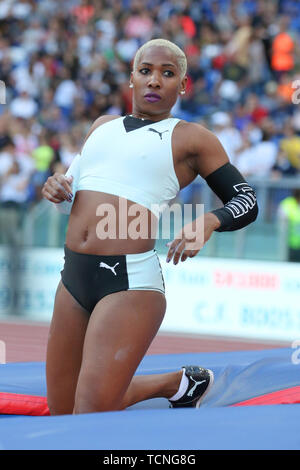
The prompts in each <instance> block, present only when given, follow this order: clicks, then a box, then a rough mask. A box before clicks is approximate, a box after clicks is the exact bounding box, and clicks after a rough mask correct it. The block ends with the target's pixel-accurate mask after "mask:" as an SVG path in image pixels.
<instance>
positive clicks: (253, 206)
mask: <svg viewBox="0 0 300 470" xmlns="http://www.w3.org/2000/svg"><path fill="white" fill-rule="evenodd" d="M205 180H206V182H207V184H208V186H209V187H210V188H211V189H212V191H213V192H214V193H215V194H216V195H217V196H218V197H219V198H220V199H221V201H222V202H223V204H224V207H222V208H220V209H216V210H213V211H211V212H212V213H213V214H215V215H216V216H217V217H218V219H219V220H220V222H221V226H220V227H219V228H218V229H217V230H216V231H217V232H225V231H234V230H239V229H241V228H243V227H246V225H249V224H251V223H252V222H254V220H255V219H256V217H257V214H258V206H257V200H256V194H255V191H254V189H253V188H252V187H251V186H249V184H248V183H247V182H246V181H245V179H244V177H243V176H242V175H241V173H240V172H239V171H238V169H237V168H236V167H235V166H233V165H232V164H231V163H226V164H225V165H223V166H221V167H220V168H218V169H217V170H216V171H214V172H213V173H211V174H210V175H208V176H207V177H206V178H205Z"/></svg>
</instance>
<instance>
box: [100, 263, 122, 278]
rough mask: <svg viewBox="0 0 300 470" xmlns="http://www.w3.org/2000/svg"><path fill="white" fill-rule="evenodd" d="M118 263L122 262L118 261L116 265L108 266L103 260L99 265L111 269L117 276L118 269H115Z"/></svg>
mask: <svg viewBox="0 0 300 470" xmlns="http://www.w3.org/2000/svg"><path fill="white" fill-rule="evenodd" d="M118 264H120V263H116V264H115V265H114V266H108V264H106V263H103V262H102V261H101V262H100V264H99V267H100V268H105V269H110V271H111V272H112V273H114V275H115V276H116V275H117V273H116V271H115V267H116V266H118Z"/></svg>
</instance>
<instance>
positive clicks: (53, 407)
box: [47, 396, 73, 416]
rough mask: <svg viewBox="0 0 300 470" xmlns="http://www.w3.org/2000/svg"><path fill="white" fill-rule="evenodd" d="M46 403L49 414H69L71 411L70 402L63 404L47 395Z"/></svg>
mask: <svg viewBox="0 0 300 470" xmlns="http://www.w3.org/2000/svg"><path fill="white" fill-rule="evenodd" d="M47 405H48V409H49V413H50V415H51V416H59V415H69V414H72V412H73V407H72V405H71V404H64V403H62V402H58V401H57V400H51V399H50V398H49V396H48V397H47Z"/></svg>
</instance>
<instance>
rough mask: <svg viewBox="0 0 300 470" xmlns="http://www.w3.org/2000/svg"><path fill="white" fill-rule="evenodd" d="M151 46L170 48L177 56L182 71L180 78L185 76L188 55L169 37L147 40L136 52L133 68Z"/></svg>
mask: <svg viewBox="0 0 300 470" xmlns="http://www.w3.org/2000/svg"><path fill="white" fill-rule="evenodd" d="M149 47H166V48H167V49H169V50H170V51H171V52H172V53H173V54H174V55H175V57H176V59H177V63H178V67H179V71H180V78H181V79H182V78H184V77H185V75H186V71H187V59H186V55H185V53H184V52H183V50H182V49H180V47H178V46H177V45H176V44H174V43H173V42H171V41H168V40H167V39H151V40H150V41H147V42H145V44H143V45H142V46H141V47H140V48H139V49H138V50H137V52H136V54H135V57H134V61H133V70H134V71H135V70H136V69H137V64H138V62H139V60H140V58H141V55H142V53H143V52H145V50H146V49H148V48H149Z"/></svg>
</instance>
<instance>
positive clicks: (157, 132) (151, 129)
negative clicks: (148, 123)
mask: <svg viewBox="0 0 300 470" xmlns="http://www.w3.org/2000/svg"><path fill="white" fill-rule="evenodd" d="M148 131H151V132H155V133H156V134H159V137H160V140H162V135H163V134H164V133H165V132H169V129H167V130H166V131H162V132H159V131H157V130H156V129H153V127H150V128H149V129H148Z"/></svg>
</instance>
